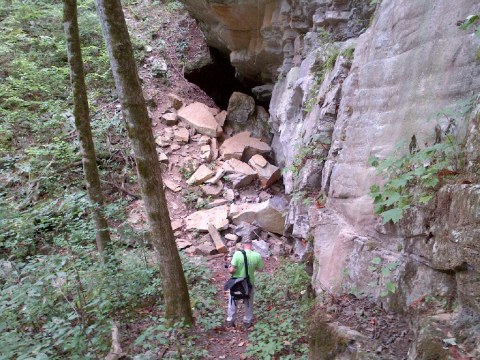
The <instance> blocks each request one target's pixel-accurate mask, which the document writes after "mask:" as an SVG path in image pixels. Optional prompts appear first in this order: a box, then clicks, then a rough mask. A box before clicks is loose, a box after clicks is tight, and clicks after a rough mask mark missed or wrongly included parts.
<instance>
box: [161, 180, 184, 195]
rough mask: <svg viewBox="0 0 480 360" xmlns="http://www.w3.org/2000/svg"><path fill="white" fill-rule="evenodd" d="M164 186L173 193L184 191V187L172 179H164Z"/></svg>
mask: <svg viewBox="0 0 480 360" xmlns="http://www.w3.org/2000/svg"><path fill="white" fill-rule="evenodd" d="M163 184H164V185H165V186H166V187H167V188H168V189H170V190H172V191H173V192H179V191H180V190H182V187H181V186H180V185H178V184H177V183H175V182H173V181H172V180H170V179H163Z"/></svg>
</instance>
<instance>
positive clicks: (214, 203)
mask: <svg viewBox="0 0 480 360" xmlns="http://www.w3.org/2000/svg"><path fill="white" fill-rule="evenodd" d="M229 202H230V201H228V200H227V199H216V200H213V201H212V202H211V203H209V204H207V205H206V206H205V209H211V208H214V207H217V206H221V205H225V204H228V203H229Z"/></svg>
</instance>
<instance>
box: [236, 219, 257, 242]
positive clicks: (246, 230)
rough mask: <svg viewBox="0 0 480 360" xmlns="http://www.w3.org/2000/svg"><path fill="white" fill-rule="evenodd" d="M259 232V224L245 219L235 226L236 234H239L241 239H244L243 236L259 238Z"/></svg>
mask: <svg viewBox="0 0 480 360" xmlns="http://www.w3.org/2000/svg"><path fill="white" fill-rule="evenodd" d="M259 233H260V228H259V227H258V226H256V225H252V224H250V223H247V222H245V221H242V222H240V223H239V224H238V225H237V227H236V228H235V235H237V236H239V237H240V239H243V238H249V239H257V238H258V234H259Z"/></svg>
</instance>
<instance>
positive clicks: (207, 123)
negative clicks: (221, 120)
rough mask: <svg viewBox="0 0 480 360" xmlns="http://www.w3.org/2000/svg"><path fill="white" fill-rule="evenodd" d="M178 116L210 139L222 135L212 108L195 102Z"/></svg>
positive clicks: (182, 109)
mask: <svg viewBox="0 0 480 360" xmlns="http://www.w3.org/2000/svg"><path fill="white" fill-rule="evenodd" d="M177 116H178V118H179V119H181V120H183V121H185V122H186V123H187V124H189V125H190V126H191V127H193V128H194V129H195V130H197V132H199V133H200V134H203V135H208V136H210V137H217V136H219V135H221V134H222V131H221V128H220V127H219V126H218V123H217V120H215V117H214V116H213V114H212V112H211V110H210V108H209V107H208V106H207V105H205V104H202V103H199V102H194V103H193V104H190V105H188V106H186V107H184V108H181V109H180V110H179V111H178V113H177Z"/></svg>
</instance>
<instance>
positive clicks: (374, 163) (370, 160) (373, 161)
mask: <svg viewBox="0 0 480 360" xmlns="http://www.w3.org/2000/svg"><path fill="white" fill-rule="evenodd" d="M368 163H369V164H370V166H373V167H377V166H378V165H379V162H378V158H377V157H376V156H370V157H369V158H368Z"/></svg>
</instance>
